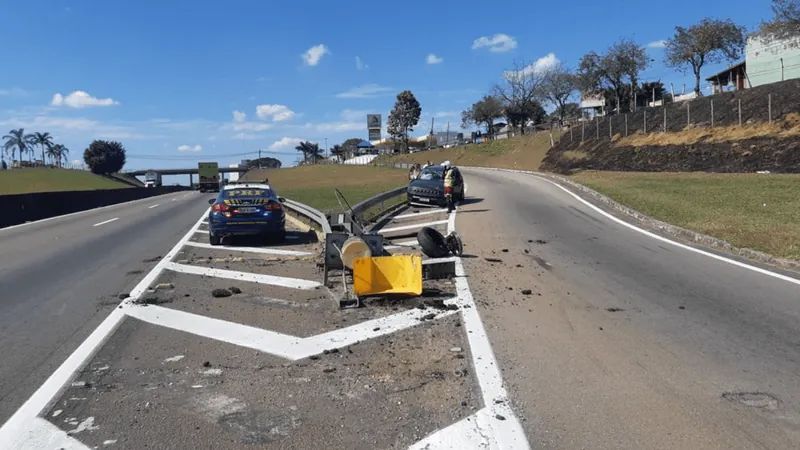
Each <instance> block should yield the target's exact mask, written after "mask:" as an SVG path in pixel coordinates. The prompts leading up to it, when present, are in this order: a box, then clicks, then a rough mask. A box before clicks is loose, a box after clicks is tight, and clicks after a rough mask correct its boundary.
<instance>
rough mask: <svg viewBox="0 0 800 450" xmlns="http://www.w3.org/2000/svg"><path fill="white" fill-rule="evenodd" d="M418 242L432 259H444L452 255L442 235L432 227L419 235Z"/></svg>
mask: <svg viewBox="0 0 800 450" xmlns="http://www.w3.org/2000/svg"><path fill="white" fill-rule="evenodd" d="M417 241H418V242H419V246H420V248H421V249H422V253H425V254H426V255H428V256H429V257H431V258H444V257H446V256H448V255H450V250H449V249H448V248H447V241H446V240H445V238H444V236H442V233H439V232H438V231H436V230H435V229H433V228H431V227H423V228H422V229H421V230H419V233H417Z"/></svg>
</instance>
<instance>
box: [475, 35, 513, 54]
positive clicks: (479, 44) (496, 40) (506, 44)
mask: <svg viewBox="0 0 800 450" xmlns="http://www.w3.org/2000/svg"><path fill="white" fill-rule="evenodd" d="M487 47H488V48H489V51H490V52H507V51H511V50H514V49H515V48H517V41H516V40H515V39H514V38H512V37H511V36H509V35H507V34H495V35H494V36H492V37H487V36H482V37H479V38H478V39H475V41H474V42H473V43H472V49H473V50H477V49H481V48H487Z"/></svg>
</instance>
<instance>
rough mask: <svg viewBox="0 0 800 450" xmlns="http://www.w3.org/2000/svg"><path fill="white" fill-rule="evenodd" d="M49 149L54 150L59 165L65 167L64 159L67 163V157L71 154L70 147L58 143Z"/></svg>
mask: <svg viewBox="0 0 800 450" xmlns="http://www.w3.org/2000/svg"><path fill="white" fill-rule="evenodd" d="M48 151H52V152H53V156H54V157H55V159H56V161H57V163H58V167H63V164H62V161H63V163H64V164H66V162H67V157H68V156H69V149H68V148H67V147H66V146H64V145H62V144H56V145H54V146H52V147H51V148H50V149H49V150H48Z"/></svg>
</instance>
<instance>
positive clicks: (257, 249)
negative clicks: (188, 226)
mask: <svg viewBox="0 0 800 450" xmlns="http://www.w3.org/2000/svg"><path fill="white" fill-rule="evenodd" d="M186 245H190V246H192V247H200V248H210V249H212V250H226V251H233V252H250V253H265V254H267V255H286V256H309V255H313V253H311V252H301V251H297V250H283V249H280V248H264V247H234V246H229V245H211V244H208V243H205V242H195V241H188V242H186Z"/></svg>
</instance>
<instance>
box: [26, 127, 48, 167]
mask: <svg viewBox="0 0 800 450" xmlns="http://www.w3.org/2000/svg"><path fill="white" fill-rule="evenodd" d="M31 142H32V143H33V144H34V145H38V146H39V147H40V148H41V149H42V164H44V163H45V162H46V160H45V151H46V149H49V148H50V147H52V146H53V136H50V133H39V132H36V133H33V136H32V137H31Z"/></svg>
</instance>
